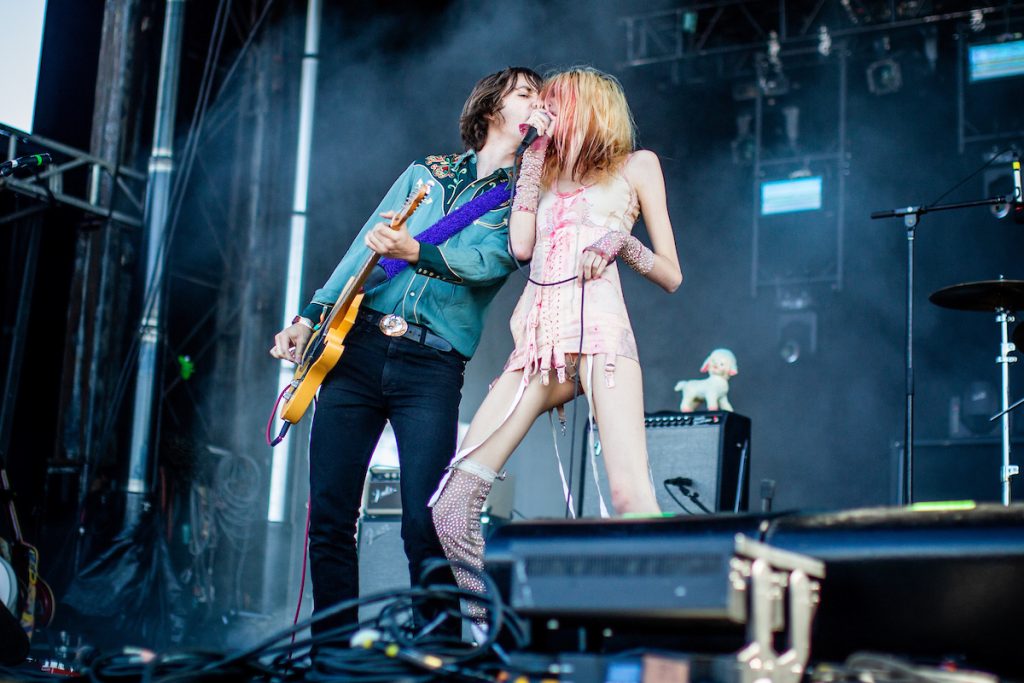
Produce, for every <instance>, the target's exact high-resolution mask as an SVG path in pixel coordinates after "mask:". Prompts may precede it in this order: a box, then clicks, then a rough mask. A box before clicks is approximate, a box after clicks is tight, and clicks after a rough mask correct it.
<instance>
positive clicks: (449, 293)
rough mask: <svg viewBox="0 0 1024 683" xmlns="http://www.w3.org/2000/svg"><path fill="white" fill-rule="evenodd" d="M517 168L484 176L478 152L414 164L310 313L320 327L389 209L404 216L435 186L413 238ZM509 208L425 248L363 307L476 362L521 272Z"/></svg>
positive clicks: (415, 219)
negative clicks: (495, 313) (504, 292)
mask: <svg viewBox="0 0 1024 683" xmlns="http://www.w3.org/2000/svg"><path fill="white" fill-rule="evenodd" d="M508 171H509V169H506V168H503V169H499V170H497V171H495V172H494V173H492V174H491V175H489V176H487V177H486V178H480V179H477V177H476V152H474V151H472V150H471V151H469V152H466V153H464V154H459V155H456V154H450V155H434V156H428V157H426V158H425V159H421V160H419V161H416V162H413V163H412V164H410V165H409V167H408V168H407V169H406V170H405V172H404V173H402V175H401V176H399V177H398V180H396V181H395V183H394V185H392V186H391V189H390V190H388V193H387V194H386V195H385V196H384V199H383V200H381V203H380V205H379V206H378V207H377V210H376V211H374V212H373V215H371V216H370V218H369V220H367V221H366V224H365V225H364V226H363V229H362V230H360V231H359V235H358V236H357V237H356V239H355V241H354V242H353V244H352V246H351V247H350V248H349V250H348V253H346V254H345V256H344V258H342V259H341V263H339V264H338V266H337V267H336V268H335V269H334V273H333V274H332V275H331V277H330V278H329V279H328V280H327V282H326V284H324V286H323V287H321V288H320V289H318V290H316V292H314V294H313V298H312V301H310V303H309V305H308V306H306V308H305V309H303V311H302V315H303V317H306V318H310V319H311V320H313V321H314V322H315V321H317V320H318V319H319V318H320V316H321V314H322V313H323V312H324V311H325V309H326V307H329V306H331V305H333V304H334V303H335V302H336V301H337V299H338V296H339V295H340V294H341V290H342V289H343V288H344V287H345V283H347V282H348V280H349V278H350V277H354V276H355V274H356V273H357V272H358V271H359V268H360V267H361V266H362V265H363V263H364V262H365V261H366V259H367V258H368V257H369V256H370V254H371V253H372V252H371V251H370V249H369V248H368V247H367V246H366V245H365V243H364V237H365V235H366V233H367V232H369V230H370V229H371V228H372V227H373V226H374V225H376V224H377V222H379V221H380V220H381V219H380V218H379V217H378V215H379V214H380V213H382V212H384V211H397V210H398V209H400V208H401V206H402V204H403V203H404V202H405V199H406V197H408V196H409V194H410V193H411V192H412V191H413V189H414V188H415V187H416V186H417V183H418V182H424V183H426V182H428V181H430V180H433V181H434V186H433V187H432V188H431V190H430V196H429V197H428V198H427V199H426V200H425V201H424V202H423V203H422V204H421V205H420V207H419V208H418V209H417V210H416V212H415V213H413V215H412V216H411V217H410V218H409V220H408V221H407V222H406V227H407V228H408V229H409V232H410V233H411V234H412V236H413V237H415V236H416V235H418V234H419V233H421V232H423V231H424V230H426V229H427V228H429V227H430V226H431V225H433V224H434V223H436V222H437V221H438V220H439V219H440V218H442V217H443V216H446V215H448V214H449V213H450V212H451V211H453V210H454V209H457V208H459V207H460V206H462V205H463V204H465V203H466V202H468V201H469V200H471V199H473V198H474V197H476V196H477V195H479V194H481V193H483V192H486V191H487V190H490V189H491V188H493V187H495V186H497V185H498V184H502V183H507V182H508V178H509V175H508ZM508 218H509V205H508V202H505V203H504V204H502V205H501V206H499V207H498V208H496V209H494V210H492V211H490V212H488V213H486V214H484V215H483V216H481V217H480V218H478V219H477V220H476V221H474V222H473V223H471V224H470V225H469V226H467V227H466V228H465V229H463V230H462V231H460V232H459V233H458V234H456V235H454V236H453V237H451V238H450V239H448V241H447V242H445V243H444V244H441V245H438V246H434V245H431V244H425V243H421V244H420V258H419V261H418V262H417V263H416V264H414V265H412V266H410V267H409V268H405V269H403V270H402V271H401V272H400V273H398V274H397V275H395V277H393V278H392V279H390V280H388V281H386V282H384V283H383V284H380V285H378V286H376V287H374V288H373V289H371V290H369V291H368V292H367V293H366V296H365V298H364V299H363V303H362V306H363V307H366V308H371V309H373V310H375V311H379V312H381V313H396V314H398V315H400V316H402V317H403V318H405V319H406V320H408V321H409V322H412V323H416V324H417V325H424V326H426V327H428V328H429V329H430V330H431V331H432V332H434V333H435V334H438V335H440V336H442V337H444V338H445V339H447V340H448V341H449V342H450V343H451V345H452V346H453V347H454V348H455V350H456V351H458V352H459V353H461V354H462V355H463V356H466V357H467V358H469V357H470V356H472V355H473V352H474V351H476V347H477V345H478V344H479V343H480V333H481V331H482V329H483V323H484V316H485V314H486V312H487V308H488V306H490V304H491V301H492V300H493V299H494V295H495V294H497V293H498V290H499V289H500V288H501V285H502V284H504V282H505V279H506V278H507V277H508V275H509V273H511V272H512V271H513V270H514V269H515V267H516V264H515V261H514V260H513V258H512V255H511V254H510V253H509V247H508Z"/></svg>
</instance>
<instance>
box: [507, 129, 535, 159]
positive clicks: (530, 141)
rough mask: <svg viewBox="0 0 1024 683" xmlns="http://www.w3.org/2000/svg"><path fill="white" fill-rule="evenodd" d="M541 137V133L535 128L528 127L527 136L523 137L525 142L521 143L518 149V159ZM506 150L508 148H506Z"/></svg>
mask: <svg viewBox="0 0 1024 683" xmlns="http://www.w3.org/2000/svg"><path fill="white" fill-rule="evenodd" d="M539 136H540V133H538V132H537V129H536V128H534V127H533V126H527V128H526V134H525V135H523V141H522V142H520V143H519V147H517V148H516V158H518V157H521V156H523V152H525V151H526V150H527V149H528V148H529V146H530V145H532V144H533V141H534V140H536V139H537V138H538V137H539ZM505 149H508V148H507V147H506V148H505Z"/></svg>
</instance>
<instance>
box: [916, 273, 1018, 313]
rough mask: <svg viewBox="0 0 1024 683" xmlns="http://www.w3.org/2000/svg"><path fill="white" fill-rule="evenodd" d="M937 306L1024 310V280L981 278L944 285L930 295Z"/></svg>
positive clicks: (962, 308)
mask: <svg viewBox="0 0 1024 683" xmlns="http://www.w3.org/2000/svg"><path fill="white" fill-rule="evenodd" d="M928 300H929V301H931V302H932V303H933V304H935V305H936V306H942V307H943V308H955V309H957V310H960V311H996V310H998V309H1004V310H1007V311H1020V310H1024V280H980V281H978V282H964V283H962V284H959V285H952V286H950V287H943V288H942V289H940V290H937V291H935V292H932V295H931V296H929V297H928Z"/></svg>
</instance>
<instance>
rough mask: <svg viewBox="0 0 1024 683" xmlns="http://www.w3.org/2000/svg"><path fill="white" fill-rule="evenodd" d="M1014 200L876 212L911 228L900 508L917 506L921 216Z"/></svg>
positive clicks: (875, 217)
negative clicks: (916, 348) (917, 253)
mask: <svg viewBox="0 0 1024 683" xmlns="http://www.w3.org/2000/svg"><path fill="white" fill-rule="evenodd" d="M1014 200H1015V198H1014V197H1006V196H1000V197H992V198H991V199H978V200H975V201H970V202H957V203H955V204H936V205H934V206H907V207H903V208H898V209H887V210H884V211H873V212H872V213H871V220H879V219H881V218H900V217H902V218H903V224H904V226H906V228H907V324H906V357H905V364H906V390H907V391H906V394H907V396H906V400H907V403H906V411H907V412H906V418H905V422H904V430H903V458H902V460H901V462H900V470H899V479H900V482H899V487H900V491H899V501H898V503H899V504H900V505H910V504H911V503H913V502H914V233H915V231H916V229H917V224H918V223H919V222H920V220H921V216H923V215H925V214H926V213H934V212H936V211H952V210H955V209H970V208H973V207H976V206H991V205H993V204H1007V205H1010V206H1012V204H1011V202H1013V201H1014Z"/></svg>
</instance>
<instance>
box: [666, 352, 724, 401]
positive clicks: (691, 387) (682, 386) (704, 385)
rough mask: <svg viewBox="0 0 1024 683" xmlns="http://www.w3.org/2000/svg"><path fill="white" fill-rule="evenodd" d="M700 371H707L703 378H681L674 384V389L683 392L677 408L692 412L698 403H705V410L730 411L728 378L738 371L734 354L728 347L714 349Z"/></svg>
mask: <svg viewBox="0 0 1024 683" xmlns="http://www.w3.org/2000/svg"><path fill="white" fill-rule="evenodd" d="M700 371H701V372H706V373H708V376H707V377H706V378H704V379H690V380H682V381H680V382H678V383H677V384H676V389H675V390H676V391H678V392H681V393H682V394H683V399H682V401H681V402H680V403H679V410H680V411H682V412H684V413H692V412H693V411H694V410H696V409H697V407H698V406H699V405H700V403H702V402H703V403H705V404H707V410H728V411H730V412H731V411H732V404H731V403H729V378H730V377H732V376H733V375H736V374H738V373H739V368H738V367H737V366H736V356H735V354H733V352H732V351H730V350H729V349H715V350H714V351H712V352H711V354H710V355H708V357H707V359H706V360H705V361H704V365H702V366H701V368H700Z"/></svg>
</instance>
